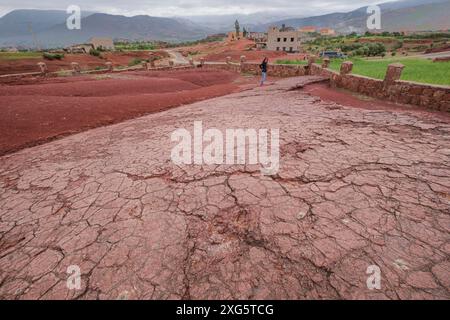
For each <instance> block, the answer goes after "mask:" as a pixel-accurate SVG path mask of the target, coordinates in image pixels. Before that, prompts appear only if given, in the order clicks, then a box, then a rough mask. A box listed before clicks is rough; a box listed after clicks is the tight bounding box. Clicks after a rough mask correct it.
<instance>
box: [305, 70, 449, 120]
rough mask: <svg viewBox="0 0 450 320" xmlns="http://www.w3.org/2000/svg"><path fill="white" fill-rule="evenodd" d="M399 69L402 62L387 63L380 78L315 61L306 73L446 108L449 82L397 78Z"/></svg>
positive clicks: (405, 100) (345, 85)
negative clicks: (334, 68) (439, 82)
mask: <svg viewBox="0 0 450 320" xmlns="http://www.w3.org/2000/svg"><path fill="white" fill-rule="evenodd" d="M402 70H403V66H401V65H398V64H393V65H390V66H389V67H388V70H387V72H386V77H385V79H384V80H379V79H373V78H369V77H364V76H360V75H354V74H351V73H345V72H344V73H342V72H336V71H333V70H330V69H327V68H323V67H322V66H321V65H318V64H313V65H312V66H311V72H310V73H311V75H321V76H326V77H328V78H330V85H331V86H332V87H338V88H344V89H348V90H351V91H354V92H358V93H361V94H364V95H367V96H370V97H374V98H379V99H386V100H389V101H392V102H395V103H404V104H412V105H416V106H421V107H423V108H427V109H433V110H440V111H444V112H450V87H449V86H440V85H431V84H424V83H417V82H412V81H403V80H399V79H400V77H401V71H402ZM350 71H351V69H350Z"/></svg>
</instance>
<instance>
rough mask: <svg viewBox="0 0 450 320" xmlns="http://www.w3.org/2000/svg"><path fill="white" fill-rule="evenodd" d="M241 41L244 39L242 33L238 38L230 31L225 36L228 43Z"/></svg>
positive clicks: (234, 32)
mask: <svg viewBox="0 0 450 320" xmlns="http://www.w3.org/2000/svg"><path fill="white" fill-rule="evenodd" d="M241 39H244V33H243V32H239V36H236V31H230V32H228V34H227V40H228V42H232V41H237V40H241Z"/></svg>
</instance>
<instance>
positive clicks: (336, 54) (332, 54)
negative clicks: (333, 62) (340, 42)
mask: <svg viewBox="0 0 450 320" xmlns="http://www.w3.org/2000/svg"><path fill="white" fill-rule="evenodd" d="M320 57H321V58H324V57H328V58H330V59H333V58H334V59H345V58H347V55H345V54H343V53H342V52H337V51H323V52H321V53H320Z"/></svg>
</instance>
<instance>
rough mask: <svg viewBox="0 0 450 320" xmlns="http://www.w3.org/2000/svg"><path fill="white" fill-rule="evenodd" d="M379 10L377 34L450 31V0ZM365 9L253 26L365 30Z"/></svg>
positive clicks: (413, 0)
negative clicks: (379, 23)
mask: <svg viewBox="0 0 450 320" xmlns="http://www.w3.org/2000/svg"><path fill="white" fill-rule="evenodd" d="M379 6H380V8H381V27H382V30H381V31H435V30H447V29H450V18H449V12H450V0H403V1H396V2H387V3H382V4H380V5H379ZM368 17H369V14H368V13H367V7H362V8H359V9H356V10H354V11H351V12H336V13H331V14H326V15H321V16H315V17H307V18H294V19H284V20H280V21H274V22H269V23H266V24H263V25H260V26H258V27H257V30H258V31H263V30H267V28H268V27H269V26H273V25H276V26H282V25H283V24H285V25H287V26H291V27H295V28H298V27H304V26H316V27H323V28H333V29H335V30H336V31H338V32H341V33H350V32H365V31H367V19H368Z"/></svg>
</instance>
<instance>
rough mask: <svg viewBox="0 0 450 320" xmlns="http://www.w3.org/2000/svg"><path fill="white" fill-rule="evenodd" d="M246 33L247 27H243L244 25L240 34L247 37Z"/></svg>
mask: <svg viewBox="0 0 450 320" xmlns="http://www.w3.org/2000/svg"><path fill="white" fill-rule="evenodd" d="M247 34H248V32H247V29H245V27H244V29H243V30H242V36H243V37H244V38H247Z"/></svg>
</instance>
